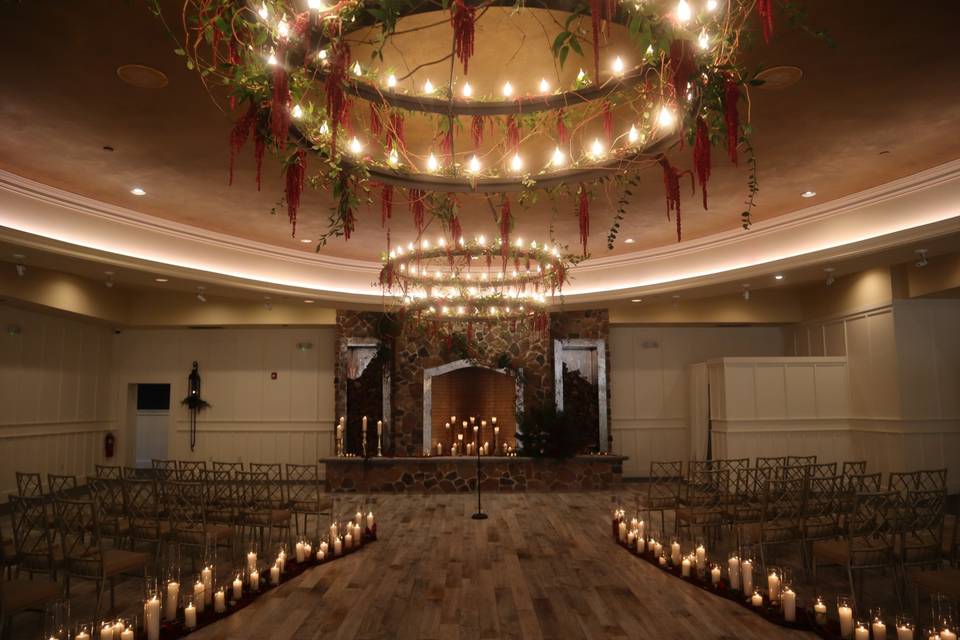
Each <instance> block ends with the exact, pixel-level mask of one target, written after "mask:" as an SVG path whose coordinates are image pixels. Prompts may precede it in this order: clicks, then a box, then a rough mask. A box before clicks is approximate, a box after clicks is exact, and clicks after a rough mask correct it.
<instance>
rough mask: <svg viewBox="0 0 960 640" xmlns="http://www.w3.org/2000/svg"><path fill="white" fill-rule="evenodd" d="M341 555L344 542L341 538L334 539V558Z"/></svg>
mask: <svg viewBox="0 0 960 640" xmlns="http://www.w3.org/2000/svg"><path fill="white" fill-rule="evenodd" d="M341 553H343V542H342V541H341V540H340V538H334V539H333V557H337V556H339V555H340V554H341Z"/></svg>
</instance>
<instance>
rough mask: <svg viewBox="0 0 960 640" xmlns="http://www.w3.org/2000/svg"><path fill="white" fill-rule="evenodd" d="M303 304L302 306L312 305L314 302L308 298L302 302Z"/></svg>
mask: <svg viewBox="0 0 960 640" xmlns="http://www.w3.org/2000/svg"><path fill="white" fill-rule="evenodd" d="M303 302H304V304H313V302H314V301H313V300H311V299H310V298H307V299H306V300H304V301H303Z"/></svg>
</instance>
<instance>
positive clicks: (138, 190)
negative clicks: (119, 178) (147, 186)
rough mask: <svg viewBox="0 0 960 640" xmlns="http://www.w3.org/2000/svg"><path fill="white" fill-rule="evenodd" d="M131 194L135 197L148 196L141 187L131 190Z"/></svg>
mask: <svg viewBox="0 0 960 640" xmlns="http://www.w3.org/2000/svg"><path fill="white" fill-rule="evenodd" d="M130 193H132V194H133V195H135V196H145V195H147V192H146V191H144V190H143V189H141V188H140V187H134V188H133V189H130Z"/></svg>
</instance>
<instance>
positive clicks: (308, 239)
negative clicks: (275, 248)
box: [300, 238, 313, 244]
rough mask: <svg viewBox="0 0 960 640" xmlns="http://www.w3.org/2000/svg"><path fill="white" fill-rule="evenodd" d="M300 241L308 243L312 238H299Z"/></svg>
mask: <svg viewBox="0 0 960 640" xmlns="http://www.w3.org/2000/svg"><path fill="white" fill-rule="evenodd" d="M300 242H302V243H303V244H310V243H311V242H313V240H311V239H310V238H300Z"/></svg>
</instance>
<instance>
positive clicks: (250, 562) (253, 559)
mask: <svg viewBox="0 0 960 640" xmlns="http://www.w3.org/2000/svg"><path fill="white" fill-rule="evenodd" d="M256 568H257V553H256V552H255V551H251V552H250V553H248V554H247V571H253V570H254V569H256Z"/></svg>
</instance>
